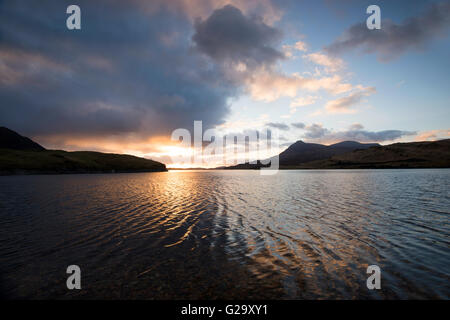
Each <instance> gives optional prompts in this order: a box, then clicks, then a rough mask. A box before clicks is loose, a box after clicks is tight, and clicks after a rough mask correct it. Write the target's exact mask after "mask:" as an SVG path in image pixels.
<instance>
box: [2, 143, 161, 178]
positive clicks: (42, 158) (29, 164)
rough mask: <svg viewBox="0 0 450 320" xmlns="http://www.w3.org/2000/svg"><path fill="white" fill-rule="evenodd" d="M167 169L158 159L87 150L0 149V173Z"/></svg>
mask: <svg viewBox="0 0 450 320" xmlns="http://www.w3.org/2000/svg"><path fill="white" fill-rule="evenodd" d="M151 171H167V170H166V166H165V165H164V164H162V163H159V162H156V161H153V160H148V159H144V158H138V157H134V156H130V155H119V154H110V153H100V152H91V151H77V152H67V151H60V150H45V151H24V150H11V149H0V174H33V173H94V172H151Z"/></svg>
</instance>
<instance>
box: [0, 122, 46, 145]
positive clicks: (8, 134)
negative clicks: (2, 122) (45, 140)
mask: <svg viewBox="0 0 450 320" xmlns="http://www.w3.org/2000/svg"><path fill="white" fill-rule="evenodd" d="M0 149H13V150H28V151H44V150H45V148H44V147H43V146H41V145H39V144H37V143H36V142H34V141H33V140H31V139H30V138H27V137H23V136H21V135H20V134H18V133H17V132H14V131H12V130H10V129H8V128H5V127H0Z"/></svg>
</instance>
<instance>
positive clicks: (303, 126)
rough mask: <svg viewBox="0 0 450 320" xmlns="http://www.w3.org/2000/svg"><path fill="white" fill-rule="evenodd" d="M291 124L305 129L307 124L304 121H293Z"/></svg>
mask: <svg viewBox="0 0 450 320" xmlns="http://www.w3.org/2000/svg"><path fill="white" fill-rule="evenodd" d="M291 126H293V127H294V128H297V129H303V128H305V124H304V123H303V122H293V123H291Z"/></svg>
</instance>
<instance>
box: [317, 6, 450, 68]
mask: <svg viewBox="0 0 450 320" xmlns="http://www.w3.org/2000/svg"><path fill="white" fill-rule="evenodd" d="M449 26H450V3H449V2H448V1H447V2H441V3H434V4H432V5H431V6H430V8H429V9H428V10H427V11H425V12H423V13H422V14H421V15H419V16H416V17H412V18H409V19H406V20H404V21H403V22H402V23H400V24H397V23H395V22H393V21H390V20H383V21H382V22H381V29H380V30H369V29H368V28H367V26H366V23H365V22H363V23H358V24H355V25H353V26H351V27H350V28H349V29H347V30H346V31H345V32H344V34H343V35H342V36H341V37H339V38H338V39H336V40H335V41H334V42H333V43H332V44H331V45H329V46H328V47H326V48H325V49H326V51H327V52H328V53H330V54H340V53H343V52H345V51H349V50H352V49H355V48H358V49H361V50H362V51H363V52H366V53H376V54H377V56H378V58H379V59H380V60H382V61H388V60H391V59H394V58H396V57H398V56H399V55H401V54H402V53H404V52H406V51H407V50H409V49H413V50H422V49H423V48H424V47H426V45H427V44H428V43H429V42H430V41H431V40H432V39H433V38H436V37H439V36H444V35H445V34H446V31H447V29H448V27H449Z"/></svg>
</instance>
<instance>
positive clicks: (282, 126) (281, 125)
mask: <svg viewBox="0 0 450 320" xmlns="http://www.w3.org/2000/svg"><path fill="white" fill-rule="evenodd" d="M266 126H267V127H270V128H276V129H279V130H283V131H287V130H289V126H288V125H287V124H284V123H280V122H268V123H266Z"/></svg>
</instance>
